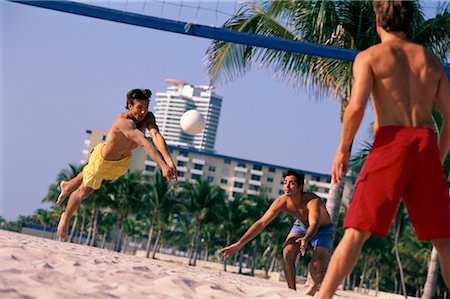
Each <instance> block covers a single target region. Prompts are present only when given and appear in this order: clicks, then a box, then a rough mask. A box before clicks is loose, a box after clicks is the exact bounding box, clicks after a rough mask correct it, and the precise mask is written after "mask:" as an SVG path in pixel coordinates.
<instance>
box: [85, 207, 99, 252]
mask: <svg viewBox="0 0 450 299" xmlns="http://www.w3.org/2000/svg"><path fill="white" fill-rule="evenodd" d="M96 212H97V209H96V208H95V207H93V208H92V215H91V221H90V222H91V226H90V227H89V233H88V236H87V239H86V242H85V243H84V244H85V245H89V243H90V241H91V236H92V232H93V226H94V221H95V214H96Z"/></svg>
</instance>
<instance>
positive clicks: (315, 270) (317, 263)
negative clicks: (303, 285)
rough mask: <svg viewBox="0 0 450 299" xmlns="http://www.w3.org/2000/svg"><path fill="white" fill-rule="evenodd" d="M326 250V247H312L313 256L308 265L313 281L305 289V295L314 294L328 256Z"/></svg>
mask: <svg viewBox="0 0 450 299" xmlns="http://www.w3.org/2000/svg"><path fill="white" fill-rule="evenodd" d="M328 251H329V250H328V248H325V247H316V248H314V252H313V256H312V258H311V261H310V262H309V266H308V269H309V273H310V274H311V278H312V280H313V282H312V284H311V285H310V286H309V288H308V289H307V290H305V295H310V296H314V294H315V293H316V291H317V289H318V288H319V284H320V280H321V278H322V268H323V264H324V263H325V260H326V259H327V257H328Z"/></svg>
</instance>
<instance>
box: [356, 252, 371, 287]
mask: <svg viewBox="0 0 450 299" xmlns="http://www.w3.org/2000/svg"><path fill="white" fill-rule="evenodd" d="M369 258H370V251H369V252H368V253H367V258H366V259H365V261H364V266H363V270H362V272H361V277H360V278H361V279H360V280H359V290H362V288H363V286H364V280H365V279H366V271H367V265H368V264H369Z"/></svg>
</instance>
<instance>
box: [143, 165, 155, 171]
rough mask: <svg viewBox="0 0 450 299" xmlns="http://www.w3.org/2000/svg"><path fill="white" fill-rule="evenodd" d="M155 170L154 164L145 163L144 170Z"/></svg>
mask: <svg viewBox="0 0 450 299" xmlns="http://www.w3.org/2000/svg"><path fill="white" fill-rule="evenodd" d="M154 170H155V166H152V165H146V166H145V171H149V172H153V171H154Z"/></svg>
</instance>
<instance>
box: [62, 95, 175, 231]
mask: <svg viewBox="0 0 450 299" xmlns="http://www.w3.org/2000/svg"><path fill="white" fill-rule="evenodd" d="M151 95H152V93H151V91H150V90H149V89H132V90H130V91H129V92H128V93H127V103H126V109H127V110H128V111H127V112H123V113H120V114H119V115H118V116H117V118H116V120H115V121H114V123H113V124H112V127H111V129H110V131H109V133H108V137H107V139H106V142H104V143H100V144H98V145H97V146H96V147H95V148H94V150H93V151H92V154H91V156H90V158H89V162H88V164H87V165H86V166H85V167H84V168H83V171H82V172H80V173H79V174H78V175H77V176H76V177H75V178H73V179H72V180H70V181H62V182H61V184H60V187H61V193H60V195H59V197H58V200H57V204H61V203H62V202H63V201H64V199H65V198H66V197H67V196H68V195H69V194H70V197H69V201H68V203H67V206H66V209H65V211H64V213H62V215H61V218H60V220H59V224H58V237H59V239H60V240H65V239H66V238H67V232H68V227H69V222H70V217H71V216H72V214H73V213H74V212H75V211H76V210H77V209H78V207H79V206H80V204H81V202H82V201H83V200H85V199H86V198H88V197H89V195H91V194H92V193H93V192H94V191H95V190H98V189H99V188H100V187H101V184H102V181H103V180H113V179H115V178H117V177H119V176H122V175H124V174H125V173H126V172H127V171H128V167H129V166H130V163H131V151H132V150H133V149H135V148H136V147H138V146H142V147H143V148H144V150H145V152H146V153H147V154H148V155H149V157H150V158H151V159H152V160H153V161H155V162H156V163H157V164H158V165H159V166H160V167H161V170H162V174H163V176H164V177H165V178H167V180H169V183H170V184H172V180H173V179H175V180H176V179H177V174H178V172H177V169H176V167H175V164H174V163H173V161H172V157H171V156H170V154H169V151H168V149H167V145H166V141H165V140H164V137H163V136H162V135H161V134H160V133H159V130H158V126H157V125H156V122H155V116H154V115H153V113H151V112H150V111H148V106H149V98H150V97H151ZM145 129H147V130H148V131H149V133H150V137H151V138H152V141H153V144H152V143H151V142H150V141H149V140H148V139H147V138H146V137H145V135H144V132H145ZM72 191H73V192H72ZM71 192H72V193H71Z"/></svg>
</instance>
